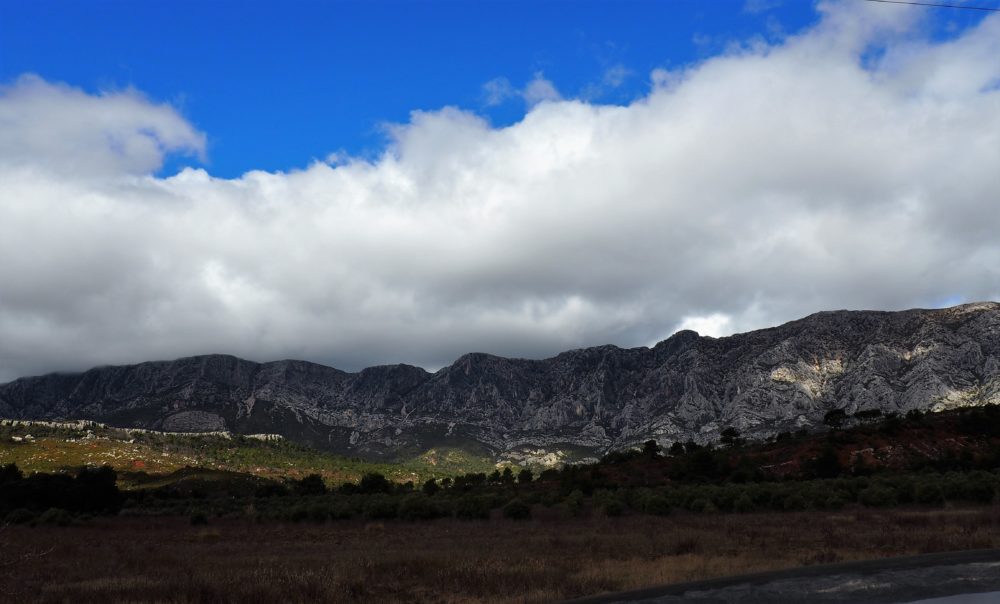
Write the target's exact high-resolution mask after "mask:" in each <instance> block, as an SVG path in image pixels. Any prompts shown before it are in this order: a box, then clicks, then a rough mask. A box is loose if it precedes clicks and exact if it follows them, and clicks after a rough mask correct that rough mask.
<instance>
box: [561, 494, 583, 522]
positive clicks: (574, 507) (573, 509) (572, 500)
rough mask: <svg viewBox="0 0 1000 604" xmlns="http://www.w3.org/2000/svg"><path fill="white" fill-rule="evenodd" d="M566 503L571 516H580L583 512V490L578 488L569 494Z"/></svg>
mask: <svg viewBox="0 0 1000 604" xmlns="http://www.w3.org/2000/svg"><path fill="white" fill-rule="evenodd" d="M565 504H566V509H567V510H569V513H570V515H571V516H579V515H580V514H581V513H582V512H583V491H581V490H580V489H576V490H575V491H573V492H572V493H570V494H569V495H567V496H566V500H565Z"/></svg>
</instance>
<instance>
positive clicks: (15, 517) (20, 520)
mask: <svg viewBox="0 0 1000 604" xmlns="http://www.w3.org/2000/svg"><path fill="white" fill-rule="evenodd" d="M34 520H35V514H34V513H32V512H31V510H27V509H25V508H17V509H16V510H12V511H11V512H10V513H9V514H7V518H6V519H5V521H6V522H8V523H10V524H28V523H29V522H32V521H34Z"/></svg>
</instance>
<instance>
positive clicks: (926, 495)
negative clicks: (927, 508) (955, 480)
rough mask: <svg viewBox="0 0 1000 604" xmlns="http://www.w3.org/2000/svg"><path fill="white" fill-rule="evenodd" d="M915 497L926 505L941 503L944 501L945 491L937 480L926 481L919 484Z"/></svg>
mask: <svg viewBox="0 0 1000 604" xmlns="http://www.w3.org/2000/svg"><path fill="white" fill-rule="evenodd" d="M913 499H914V500H915V501H916V502H917V503H922V504H924V505H941V504H943V503H944V491H942V490H941V485H939V484H937V483H936V482H924V483H920V484H918V485H917V487H916V489H914V492H913Z"/></svg>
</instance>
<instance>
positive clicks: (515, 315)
mask: <svg viewBox="0 0 1000 604" xmlns="http://www.w3.org/2000/svg"><path fill="white" fill-rule="evenodd" d="M891 8H892V7H890V6H885V5H874V4H873V5H871V6H868V5H862V3H850V4H830V5H824V6H821V10H822V11H823V17H822V19H821V21H820V22H819V24H818V25H817V26H815V27H814V28H813V29H811V30H809V31H807V32H804V33H802V34H800V35H797V36H795V37H790V38H788V39H786V40H783V41H782V42H780V43H777V44H767V43H763V42H760V43H757V42H752V43H748V44H744V45H742V46H740V47H739V48H734V49H732V50H730V51H729V52H727V53H726V54H724V55H722V56H718V57H714V58H712V59H710V60H707V61H704V62H703V63H700V64H698V65H695V66H691V67H689V68H687V69H685V70H682V71H674V72H667V71H657V72H654V73H653V74H651V85H650V91H649V93H648V95H646V96H645V97H643V98H640V99H638V100H636V101H635V102H633V103H631V104H630V105H628V106H611V105H599V104H593V103H588V102H583V101H579V100H559V99H549V100H546V99H538V100H539V102H538V103H537V104H535V105H533V106H531V108H530V109H529V110H528V112H527V114H526V115H525V117H524V119H523V120H522V121H520V122H518V123H516V124H514V125H512V126H509V127H505V128H495V127H491V125H490V124H489V123H487V122H486V121H484V120H483V119H482V118H480V117H478V116H477V115H475V114H474V113H471V112H468V111H463V110H461V109H458V108H452V107H448V108H444V109H441V110H439V111H426V112H425V111H417V112H414V113H413V114H412V117H411V119H410V121H409V122H408V123H406V124H400V125H396V126H394V127H392V128H390V129H389V133H390V141H389V144H388V145H387V148H386V150H385V152H384V154H383V155H381V157H379V158H378V159H377V160H375V161H366V160H362V159H354V158H346V159H340V160H339V161H338V162H336V163H315V164H313V165H311V166H309V167H308V168H306V169H303V170H300V171H294V172H290V173H265V172H249V173H247V174H245V175H243V176H242V177H240V178H237V179H232V180H226V179H219V178H213V177H212V176H211V175H210V174H208V173H207V172H205V171H204V170H195V169H186V170H184V171H182V172H181V173H179V174H177V175H176V176H172V177H169V178H159V177H155V176H153V175H152V174H153V173H155V172H156V170H157V169H158V168H159V166H160V165H161V164H162V162H163V159H164V157H165V155H166V154H169V153H177V152H181V153H192V154H195V155H201V154H204V153H205V152H206V149H205V135H204V134H202V133H200V132H199V131H198V130H197V129H196V128H194V127H193V126H192V125H191V124H190V123H188V122H187V121H186V120H185V119H184V118H183V117H182V116H181V115H180V114H179V113H178V112H177V111H176V110H175V109H173V108H171V107H170V106H167V105H161V104H157V103H156V102H154V101H151V100H149V99H146V98H144V97H143V96H142V95H141V94H140V93H139V92H137V91H132V90H126V91H122V92H111V93H105V94H96V95H92V94H87V93H84V92H82V91H80V90H78V89H75V88H72V87H70V86H67V85H63V84H56V83H50V82H46V81H44V80H42V79H40V78H38V77H34V76H25V77H22V78H21V79H19V80H17V81H15V82H12V83H9V84H8V85H7V86H6V87H4V88H2V89H0V379H3V378H12V377H14V376H16V375H22V374H27V373H36V372H42V371H50V370H56V369H77V368H83V367H86V366H90V365H93V364H101V363H120V362H131V361H139V360H148V359H154V358H170V357H176V356H182V355H189V354H196V353H207V352H228V353H233V354H238V355H241V356H244V357H249V358H253V359H274V358H282V357H297V358H305V359H310V360H315V361H319V362H325V363H331V364H334V365H336V366H339V367H342V368H357V367H360V366H364V365H368V364H376V363H391V362H410V363H416V364H421V365H424V366H428V367H435V366H438V365H441V364H443V363H446V362H449V361H450V360H452V359H453V358H454V357H455V356H457V355H458V354H461V353H463V352H467V351H472V350H480V351H487V352H493V353H497V354H505V355H516V356H530V357H534V356H545V355H549V354H552V353H554V352H557V351H559V350H562V349H566V348H571V347H577V346H585V345H594V344H601V343H615V344H619V345H622V346H633V345H645V344H650V343H652V342H654V341H656V340H658V339H661V338H663V337H666V336H667V335H669V334H670V333H671V332H672V331H674V330H675V329H677V328H678V327H679V326H681V325H684V326H694V327H695V328H696V329H698V330H699V331H702V333H706V332H708V333H715V334H724V333H729V332H733V331H742V330H746V329H750V328H755V327H761V326H765V325H769V324H774V323H778V322H782V321H785V320H789V319H793V318H797V317H799V316H802V315H805V314H808V313H810V312H813V311H815V310H820V309H832V308H879V309H898V308H906V307H912V306H927V305H938V304H943V303H946V302H953V301H959V300H976V299H996V298H998V297H1000V237H997V233H998V232H1000V210H998V208H997V203H998V202H1000V62H998V61H997V60H996V57H998V56H1000V16H990V17H987V18H986V19H984V20H983V21H982V22H981V23H980V24H979V25H978V26H977V27H975V28H973V29H970V30H966V31H963V32H962V33H960V34H958V35H957V37H955V38H953V39H950V40H945V41H930V40H929V39H928V38H927V36H926V35H925V34H924V32H923V29H922V26H921V23H919V22H907V23H901V22H900V19H902V18H905V16H906V15H915V14H919V13H916V12H913V11H898V10H889V9H891ZM280 118H281V116H275V119H276V120H280ZM336 147H337V144H336V141H331V148H336Z"/></svg>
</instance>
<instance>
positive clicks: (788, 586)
mask: <svg viewBox="0 0 1000 604" xmlns="http://www.w3.org/2000/svg"><path fill="white" fill-rule="evenodd" d="M992 591H1000V550H996V549H993V550H972V551H963V552H944V553H938V554H926V555H922V556H906V557H901V558H885V559H881V560H866V561H863V562H847V563H841V564H824V565H818V566H806V567H802V568H794V569H788V570H781V571H773V572H766V573H754V574H750V575H740V576H735V577H724V578H721V579H709V580H705V581H693V582H690V583H675V584H673V585H664V586H660V587H651V588H647V589H640V590H635V591H628V592H619V593H613V594H604V595H600V596H594V597H590V598H582V599H578V600H572V604H611V603H613V602H632V603H635V602H644V603H648V604H654V603H655V604H673V603H678V604H681V603H683V604H691V603H698V604H723V603H724V604H730V603H739V604H758V603H759V604H786V603H787V604H791V603H801V602H822V603H828V602H831V603H832V602H838V603H842V602H851V603H855V602H858V603H866V604H897V603H903V602H914V601H918V600H924V599H929V598H938V597H944V596H953V595H957V594H971V593H983V592H992ZM997 601H998V602H1000V596H998V597H997Z"/></svg>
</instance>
